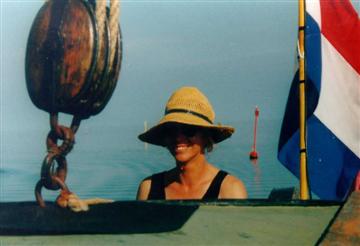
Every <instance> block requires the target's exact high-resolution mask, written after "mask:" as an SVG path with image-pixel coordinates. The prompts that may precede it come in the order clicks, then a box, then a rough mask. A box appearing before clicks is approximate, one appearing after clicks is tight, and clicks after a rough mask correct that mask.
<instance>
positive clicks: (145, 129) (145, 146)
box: [144, 120, 148, 150]
mask: <svg viewBox="0 0 360 246" xmlns="http://www.w3.org/2000/svg"><path fill="white" fill-rule="evenodd" d="M147 130H148V124H147V121H146V120H145V121H144V132H146V131H147ZM144 149H145V150H147V149H148V144H147V143H144Z"/></svg>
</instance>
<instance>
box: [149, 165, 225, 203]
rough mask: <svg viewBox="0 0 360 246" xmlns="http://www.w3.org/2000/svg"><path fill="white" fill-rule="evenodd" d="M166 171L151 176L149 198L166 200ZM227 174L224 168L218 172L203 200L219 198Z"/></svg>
mask: <svg viewBox="0 0 360 246" xmlns="http://www.w3.org/2000/svg"><path fill="white" fill-rule="evenodd" d="M165 173H166V171H164V172H161V173H156V174H154V175H152V176H151V187H150V193H149V196H148V199H149V200H165ZM226 175H228V173H227V172H225V171H223V170H220V171H219V172H218V173H217V174H216V176H215V178H214V179H213V181H212V182H211V184H210V186H209V189H208V190H207V191H206V193H205V195H204V196H203V198H202V200H212V199H218V197H219V192H220V187H221V184H222V182H223V180H224V178H225V177H226Z"/></svg>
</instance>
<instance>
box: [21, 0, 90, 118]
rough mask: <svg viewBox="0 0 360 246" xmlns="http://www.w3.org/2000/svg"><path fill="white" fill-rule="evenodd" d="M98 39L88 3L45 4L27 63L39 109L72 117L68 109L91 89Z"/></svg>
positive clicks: (31, 90)
mask: <svg viewBox="0 0 360 246" xmlns="http://www.w3.org/2000/svg"><path fill="white" fill-rule="evenodd" d="M96 38H97V37H96V30H95V20H94V17H93V15H91V13H90V8H89V6H88V5H87V4H86V3H85V2H83V1H79V0H62V1H47V2H45V4H44V5H43V7H42V8H41V9H40V11H39V13H38V14H37V16H36V18H35V20H34V23H33V25H32V28H31V30H30V35H29V39H28V46H27V52H26V61H25V67H26V82H27V88H28V91H29V94H30V97H31V99H32V101H33V103H34V104H35V105H36V106H37V107H39V108H40V109H43V110H45V111H48V112H57V111H62V112H65V113H72V112H71V111H72V110H71V108H70V109H69V108H68V105H69V104H70V103H72V102H74V101H75V100H76V99H77V98H78V97H79V96H80V94H81V93H83V92H84V91H85V90H86V89H87V88H88V87H89V86H90V79H91V76H92V73H93V71H94V66H95V63H96V56H97V52H96V49H97V44H96Z"/></svg>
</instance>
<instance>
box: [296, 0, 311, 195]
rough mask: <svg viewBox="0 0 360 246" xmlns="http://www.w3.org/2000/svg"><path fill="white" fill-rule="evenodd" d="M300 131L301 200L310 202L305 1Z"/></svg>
mask: <svg viewBox="0 0 360 246" xmlns="http://www.w3.org/2000/svg"><path fill="white" fill-rule="evenodd" d="M298 38H299V40H298V42H299V47H298V48H299V113H300V115H299V119H300V122H299V130H300V199H301V200H309V187H308V178H307V158H306V156H307V152H306V101H305V100H306V98H305V80H306V73H305V0H299V37H298Z"/></svg>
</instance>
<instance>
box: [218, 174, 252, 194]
mask: <svg viewBox="0 0 360 246" xmlns="http://www.w3.org/2000/svg"><path fill="white" fill-rule="evenodd" d="M246 198H247V192H246V188H245V185H244V183H243V182H242V181H241V180H240V179H238V178H236V177H234V176H232V175H227V176H226V177H225V179H224V181H223V183H222V184H221V187H220V194H219V199H246Z"/></svg>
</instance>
